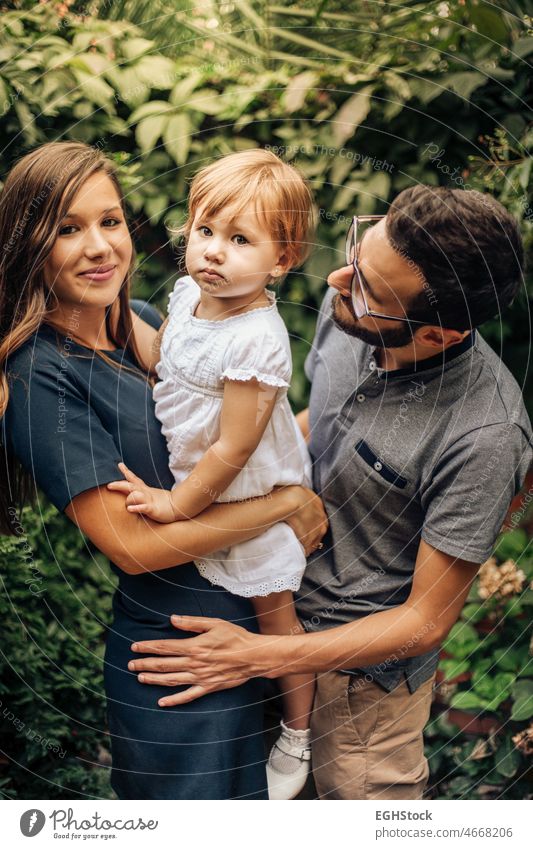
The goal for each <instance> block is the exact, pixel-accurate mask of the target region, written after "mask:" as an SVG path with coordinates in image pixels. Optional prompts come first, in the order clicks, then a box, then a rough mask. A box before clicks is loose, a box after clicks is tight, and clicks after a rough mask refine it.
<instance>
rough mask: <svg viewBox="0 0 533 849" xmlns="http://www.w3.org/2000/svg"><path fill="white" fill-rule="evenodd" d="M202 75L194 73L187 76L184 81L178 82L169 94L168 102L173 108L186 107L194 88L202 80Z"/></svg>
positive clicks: (197, 72)
mask: <svg viewBox="0 0 533 849" xmlns="http://www.w3.org/2000/svg"><path fill="white" fill-rule="evenodd" d="M202 76H203V75H202V74H201V73H200V72H199V71H195V72H193V73H192V74H188V75H187V76H186V77H185V79H184V80H180V81H179V83H177V84H176V85H175V86H174V88H173V89H172V92H171V94H170V97H169V100H170V102H171V103H172V105H173V106H184V105H188V102H189V98H190V96H191V94H192V93H193V91H194V90H195V88H196V86H197V85H198V83H199V82H200V81H201V79H202Z"/></svg>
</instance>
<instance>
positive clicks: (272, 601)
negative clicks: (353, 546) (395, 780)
mask: <svg viewBox="0 0 533 849" xmlns="http://www.w3.org/2000/svg"><path fill="white" fill-rule="evenodd" d="M253 603H254V608H255V612H256V616H257V621H258V624H259V630H260V631H261V633H262V634H288V635H289V634H298V633H300V632H301V631H303V628H302V626H301V624H300V622H299V621H298V617H297V616H296V611H295V609H294V602H293V598H292V593H291V592H289V591H286V592H281V593H272V595H269V596H266V597H257V598H255V599H253ZM278 681H279V684H280V689H281V700H282V704H283V719H282V721H281V734H280V736H279V738H278V740H277V741H276V743H274V746H273V747H272V750H271V752H270V756H269V759H268V762H267V767H266V771H267V779H268V795H269V798H270V799H294V798H295V796H297V795H298V793H300V791H301V790H303V788H304V786H305V782H306V781H307V776H308V775H309V769H310V761H311V730H310V728H309V725H310V719H311V710H312V707H313V698H314V695H315V677H314V675H307V674H306V675H282V676H280V678H278Z"/></svg>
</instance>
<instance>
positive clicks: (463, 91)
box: [442, 71, 487, 100]
mask: <svg viewBox="0 0 533 849" xmlns="http://www.w3.org/2000/svg"><path fill="white" fill-rule="evenodd" d="M442 82H443V84H444V85H445V86H447V87H448V88H450V89H451V90H452V91H454V92H455V93H456V94H458V95H459V96H460V97H464V99H465V100H470V95H471V94H472V92H473V91H475V90H476V89H477V88H480V86H482V85H485V83H486V82H487V77H486V76H485V75H484V74H480V73H479V71H459V72H458V73H456V74H448V75H447V76H446V77H444V79H443V80H442Z"/></svg>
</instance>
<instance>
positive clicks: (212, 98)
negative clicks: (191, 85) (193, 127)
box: [187, 88, 227, 115]
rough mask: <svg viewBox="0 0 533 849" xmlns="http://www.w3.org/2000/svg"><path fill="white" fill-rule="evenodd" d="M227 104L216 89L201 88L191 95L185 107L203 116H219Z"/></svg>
mask: <svg viewBox="0 0 533 849" xmlns="http://www.w3.org/2000/svg"><path fill="white" fill-rule="evenodd" d="M226 105H227V102H226V100H225V99H224V95H222V94H220V93H219V92H218V91H217V90H216V89H211V88H201V89H198V91H195V92H194V93H193V94H191V97H190V98H189V101H188V103H187V106H188V108H189V109H194V110H195V111H197V112H203V113H204V115H219V114H220V113H221V112H223V111H224V109H225V108H226Z"/></svg>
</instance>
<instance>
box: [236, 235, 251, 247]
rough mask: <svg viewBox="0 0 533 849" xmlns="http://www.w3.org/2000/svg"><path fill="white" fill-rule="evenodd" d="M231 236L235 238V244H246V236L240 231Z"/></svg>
mask: <svg viewBox="0 0 533 849" xmlns="http://www.w3.org/2000/svg"><path fill="white" fill-rule="evenodd" d="M233 238H234V239H235V243H236V244H237V245H247V244H248V239H247V238H246V236H243V235H242V234H241V233H237V235H236V236H234V237H233Z"/></svg>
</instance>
